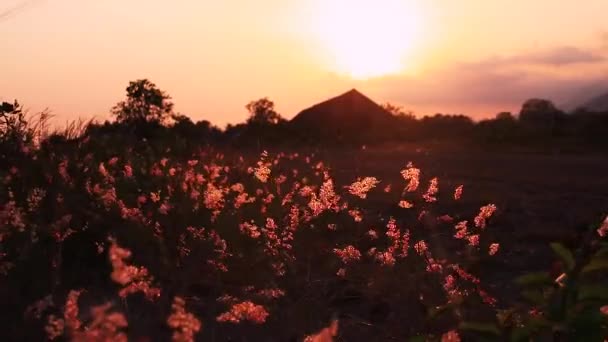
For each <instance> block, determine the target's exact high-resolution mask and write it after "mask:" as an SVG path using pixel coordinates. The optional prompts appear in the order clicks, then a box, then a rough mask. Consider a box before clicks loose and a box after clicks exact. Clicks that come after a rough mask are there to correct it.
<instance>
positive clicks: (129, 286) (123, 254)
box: [108, 241, 160, 299]
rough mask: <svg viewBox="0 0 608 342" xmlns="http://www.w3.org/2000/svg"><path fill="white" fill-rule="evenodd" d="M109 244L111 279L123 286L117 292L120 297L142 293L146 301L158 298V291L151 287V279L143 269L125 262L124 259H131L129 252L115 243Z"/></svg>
mask: <svg viewBox="0 0 608 342" xmlns="http://www.w3.org/2000/svg"><path fill="white" fill-rule="evenodd" d="M110 242H111V245H110V249H109V251H108V257H109V259H110V263H111V264H112V274H111V277H112V280H113V281H114V282H116V283H118V284H120V285H122V286H123V288H122V289H121V290H120V292H119V294H120V296H121V297H126V296H128V295H129V294H131V293H135V292H143V293H144V295H145V296H146V298H148V299H153V298H156V297H158V296H160V289H158V288H155V287H153V286H152V285H151V282H152V277H150V276H149V274H148V270H147V269H146V268H145V267H135V266H131V265H128V264H127V263H126V262H125V259H129V258H130V257H131V251H129V250H128V249H125V248H121V247H120V246H118V245H117V244H116V242H115V241H110Z"/></svg>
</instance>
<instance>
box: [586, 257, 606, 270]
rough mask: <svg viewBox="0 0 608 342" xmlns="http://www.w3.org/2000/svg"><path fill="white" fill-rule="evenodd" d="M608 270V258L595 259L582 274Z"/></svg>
mask: <svg viewBox="0 0 608 342" xmlns="http://www.w3.org/2000/svg"><path fill="white" fill-rule="evenodd" d="M607 269H608V258H593V259H591V262H589V263H588V264H587V265H586V266H585V267H583V270H582V271H581V273H589V272H594V271H599V270H607Z"/></svg>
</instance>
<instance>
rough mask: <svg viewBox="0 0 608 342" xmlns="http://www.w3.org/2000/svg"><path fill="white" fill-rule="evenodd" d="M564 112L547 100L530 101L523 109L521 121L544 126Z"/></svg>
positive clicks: (520, 113)
mask: <svg viewBox="0 0 608 342" xmlns="http://www.w3.org/2000/svg"><path fill="white" fill-rule="evenodd" d="M561 115H563V112H562V111H560V110H559V109H557V107H555V105H554V104H553V102H551V101H549V100H545V99H529V100H527V101H526V102H524V104H523V105H522V107H521V110H520V112H519V120H521V121H522V122H525V123H532V124H544V123H547V122H548V121H549V122H550V121H553V120H555V119H556V118H558V117H559V116H561Z"/></svg>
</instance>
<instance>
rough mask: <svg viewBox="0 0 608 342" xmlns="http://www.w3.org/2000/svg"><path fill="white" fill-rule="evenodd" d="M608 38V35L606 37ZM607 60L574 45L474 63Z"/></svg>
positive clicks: (501, 64)
mask: <svg viewBox="0 0 608 342" xmlns="http://www.w3.org/2000/svg"><path fill="white" fill-rule="evenodd" d="M606 39H607V40H608V37H606ZM605 61H606V57H604V56H602V55H601V54H599V53H597V52H594V51H588V50H583V49H580V48H577V47H572V46H562V47H556V48H553V49H549V50H544V51H539V52H530V53H525V54H518V55H513V56H494V57H490V58H487V59H485V60H482V61H478V62H475V63H472V64H471V66H474V67H480V66H481V67H513V66H522V65H536V66H568V65H574V64H593V63H602V62H605Z"/></svg>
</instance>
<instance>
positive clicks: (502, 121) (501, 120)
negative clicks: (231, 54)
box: [0, 79, 608, 153]
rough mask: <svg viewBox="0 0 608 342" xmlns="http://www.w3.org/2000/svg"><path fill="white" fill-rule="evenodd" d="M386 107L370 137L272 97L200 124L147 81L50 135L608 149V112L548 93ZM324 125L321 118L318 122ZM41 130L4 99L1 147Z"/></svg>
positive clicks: (244, 144)
mask: <svg viewBox="0 0 608 342" xmlns="http://www.w3.org/2000/svg"><path fill="white" fill-rule="evenodd" d="M383 107H384V109H385V110H386V111H388V112H390V113H392V114H393V117H394V122H393V123H391V125H389V126H387V127H386V128H385V129H383V130H382V131H377V132H374V133H373V134H369V132H367V133H368V134H366V135H362V134H361V132H356V131H353V132H346V133H345V132H341V134H340V140H339V141H338V140H336V139H332V135H328V136H324V137H323V139H318V138H317V137H316V136H315V132H314V131H313V130H311V129H310V127H307V128H306V129H301V128H299V127H297V126H295V125H293V124H291V123H290V122H289V121H287V120H285V119H284V118H283V117H282V116H281V115H280V114H279V113H278V112H277V111H276V109H275V105H274V102H272V101H271V100H269V99H268V98H262V99H259V100H255V101H251V102H250V103H248V104H247V105H246V106H245V108H246V110H247V111H248V112H249V117H248V118H247V120H246V121H245V122H243V123H239V124H236V125H232V124H229V125H228V126H227V127H226V128H225V129H220V128H218V127H216V126H214V125H213V124H211V123H210V122H209V121H207V120H201V121H197V122H194V121H192V119H190V118H189V117H188V116H186V115H183V114H179V113H175V112H174V106H173V102H171V97H170V96H169V95H168V94H166V93H165V92H164V91H162V90H160V89H159V88H158V87H157V86H156V85H155V84H154V83H152V82H150V81H149V80H147V79H141V80H136V81H132V82H130V83H129V85H128V87H127V88H126V98H125V100H123V101H121V102H119V103H118V104H116V105H115V106H114V107H113V108H112V111H111V112H112V114H113V116H114V117H115V119H116V120H115V121H105V122H104V123H101V124H99V123H89V124H87V125H85V126H84V127H82V129H81V132H80V134H76V135H74V134H65V132H63V133H62V132H56V133H55V134H51V135H50V136H49V137H48V139H47V143H49V142H50V143H53V144H61V143H69V141H70V140H74V139H78V138H83V137H87V139H92V140H96V141H98V142H99V144H101V145H100V146H104V144H106V143H109V142H113V143H119V142H120V143H126V144H129V143H134V142H136V141H144V142H145V143H146V144H148V145H151V146H158V148H162V147H163V146H174V148H177V149H180V148H189V147H192V146H200V145H201V144H209V145H214V146H235V147H241V148H264V147H267V146H302V145H324V146H325V145H360V144H366V145H372V144H374V143H389V142H423V143H424V142H447V143H458V144H474V145H475V146H478V147H482V148H497V149H500V148H511V147H517V146H519V147H531V148H548V149H558V150H577V149H596V150H604V148H605V147H608V139H606V138H605V137H604V133H605V132H606V131H608V112H606V113H602V112H591V111H587V110H585V109H577V110H575V111H572V112H569V113H567V112H564V111H562V110H560V109H558V108H557V107H556V106H555V105H554V104H553V103H552V102H551V101H549V100H545V99H529V100H527V101H526V102H525V103H524V104H523V105H522V107H521V110H520V112H519V113H517V114H512V113H509V112H502V113H498V114H497V115H496V116H495V117H494V118H492V119H485V120H481V121H478V122H475V121H473V120H472V119H471V118H470V117H468V116H466V115H461V114H460V115H454V114H435V115H433V116H424V117H422V118H416V116H415V115H414V114H413V113H412V112H408V111H405V110H403V109H402V108H401V107H399V106H395V105H393V104H390V103H387V104H385V105H383ZM323 124H324V123H323V122H319V127H322V126H323ZM34 131H35V129H34V127H32V126H31V125H29V126H28V124H27V122H26V121H25V118H24V114H23V112H22V110H21V107H20V105H19V104H18V103H17V102H15V103H6V102H5V103H2V104H1V106H0V134H1V136H0V146H1V147H2V148H1V149H2V151H3V153H10V151H11V149H13V150H14V149H15V148H16V146H22V145H27V144H28V143H29V142H31V141H33V137H34V135H35V132H34ZM362 137H364V138H362ZM7 151H9V152H7Z"/></svg>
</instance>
